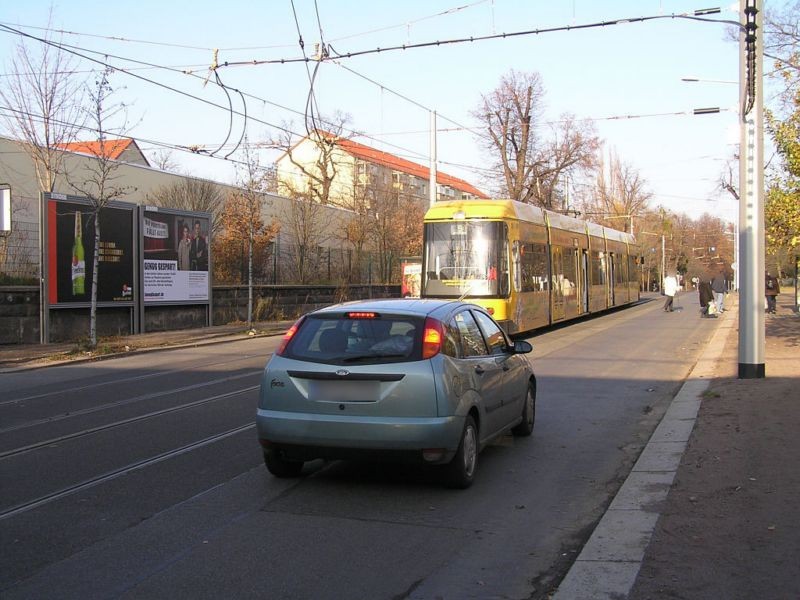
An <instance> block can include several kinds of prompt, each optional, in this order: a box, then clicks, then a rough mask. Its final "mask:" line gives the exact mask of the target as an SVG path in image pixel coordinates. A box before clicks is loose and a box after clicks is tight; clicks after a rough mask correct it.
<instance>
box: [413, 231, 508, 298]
mask: <svg viewBox="0 0 800 600" xmlns="http://www.w3.org/2000/svg"><path fill="white" fill-rule="evenodd" d="M504 244H505V225H504V224H503V223H499V222H488V221H455V222H452V221H451V222H447V223H428V224H426V225H425V256H424V259H423V260H424V265H425V283H424V291H423V296H437V297H450V296H452V297H459V296H462V295H464V294H465V293H466V295H468V296H478V297H480V296H497V295H498V294H499V292H498V283H499V282H501V280H502V278H503V277H507V274H506V272H507V270H508V269H507V266H506V264H507V260H506V258H505V256H504V255H503V256H501V255H500V252H499V251H500V250H501V249H502V248H503V247H504ZM503 254H504V253H503ZM503 287H505V286H503Z"/></svg>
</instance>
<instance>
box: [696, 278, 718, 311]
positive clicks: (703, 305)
mask: <svg viewBox="0 0 800 600" xmlns="http://www.w3.org/2000/svg"><path fill="white" fill-rule="evenodd" d="M697 291H698V294H699V295H700V316H701V317H704V318H708V317H711V318H716V316H717V315H709V314H708V305H709V304H710V303H711V301H712V300H714V292H713V291H712V290H711V282H710V281H708V279H703V280H701V281H700V284H699V285H698V286H697Z"/></svg>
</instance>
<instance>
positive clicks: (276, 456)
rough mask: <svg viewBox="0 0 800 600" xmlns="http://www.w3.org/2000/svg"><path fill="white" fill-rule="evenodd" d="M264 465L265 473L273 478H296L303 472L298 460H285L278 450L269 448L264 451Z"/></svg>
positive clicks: (300, 462) (301, 464)
mask: <svg viewBox="0 0 800 600" xmlns="http://www.w3.org/2000/svg"><path fill="white" fill-rule="evenodd" d="M264 464H266V465H267V471H269V472H270V473H272V474H273V475H274V476H275V477H281V478H284V477H297V476H298V475H300V471H302V470H303V462H302V461H299V460H286V459H285V458H284V457H283V454H282V453H281V451H280V450H276V449H274V448H271V449H269V450H264Z"/></svg>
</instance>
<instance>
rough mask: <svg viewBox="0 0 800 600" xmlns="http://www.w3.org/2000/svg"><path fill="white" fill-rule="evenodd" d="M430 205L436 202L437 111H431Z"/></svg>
mask: <svg viewBox="0 0 800 600" xmlns="http://www.w3.org/2000/svg"><path fill="white" fill-rule="evenodd" d="M430 186H431V190H430V192H431V193H430V196H429V197H430V206H433V205H434V204H436V111H435V110H433V111H431V175H430Z"/></svg>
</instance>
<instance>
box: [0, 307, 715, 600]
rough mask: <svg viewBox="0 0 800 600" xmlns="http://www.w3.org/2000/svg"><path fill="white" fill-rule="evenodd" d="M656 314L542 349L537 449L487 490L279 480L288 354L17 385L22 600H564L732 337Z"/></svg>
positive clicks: (106, 369)
mask: <svg viewBox="0 0 800 600" xmlns="http://www.w3.org/2000/svg"><path fill="white" fill-rule="evenodd" d="M684 304H688V306H687V311H686V312H675V313H664V312H663V311H661V308H660V303H658V302H651V303H648V304H643V305H639V306H636V307H632V308H628V309H625V310H621V311H616V312H613V313H610V314H607V315H604V316H601V317H599V318H594V319H591V320H586V321H582V322H579V323H575V324H572V325H570V326H568V327H563V328H559V329H556V330H551V331H547V332H545V333H542V334H539V335H536V336H534V337H532V338H530V340H531V342H532V343H533V344H534V352H533V354H532V355H531V356H532V360H533V364H534V369H535V371H536V374H537V377H538V383H539V391H538V401H537V421H536V428H535V431H534V435H533V436H532V437H531V438H524V439H523V438H512V437H510V436H509V437H507V438H503V439H501V440H499V441H498V442H497V443H495V444H493V445H492V446H490V447H488V448H487V449H485V451H484V452H483V453H482V454H481V456H480V461H479V472H478V475H477V480H476V483H475V484H474V485H473V487H472V488H470V489H468V490H465V491H454V490H449V489H446V488H444V487H443V486H442V485H441V484H440V481H439V479H438V477H439V474H438V472H437V471H436V470H434V469H428V470H425V469H416V468H410V467H403V468H400V467H396V466H386V465H378V466H375V465H372V466H371V465H363V464H357V463H348V462H333V463H323V462H321V461H318V462H317V463H314V464H311V465H307V468H306V475H305V476H304V477H302V478H300V479H296V480H278V479H274V478H272V477H271V476H269V474H268V473H267V472H266V470H265V469H264V467H263V464H262V462H261V452H260V448H259V446H258V443H257V440H256V435H255V428H254V425H253V420H254V413H255V406H256V398H257V385H258V381H259V375H260V372H261V369H262V367H263V365H264V363H265V361H266V359H267V357H268V356H269V354H270V352H272V351H273V350H274V348H275V347H276V346H277V343H278V340H279V338H277V337H271V338H257V339H248V340H243V341H240V342H235V343H226V344H218V345H210V346H203V347H199V348H182V349H176V350H170V351H164V352H157V353H150V354H140V355H134V356H127V357H124V358H119V359H115V360H109V361H103V362H98V363H82V364H74V365H65V366H58V367H50V368H47V369H42V370H37V371H27V372H21V373H16V374H5V375H3V376H2V377H0V540H2V544H1V545H0V548H2V552H0V596H2V597H3V598H7V599H11V598H88V597H91V598H174V597H184V596H192V597H195V598H221V597H237V598H246V597H251V598H270V599H273V598H276V599H277V598H287V599H289V598H292V599H301V598H313V599H315V600H316V599H325V598H337V599H338V598H371V599H382V598H386V599H400V598H413V599H437V598H443V599H462V598H545V597H546V595H547V592H549V591H550V590H551V589H552V588H553V587H554V586H555V585H556V584H557V583H558V581H559V580H560V579H561V577H563V575H564V574H565V573H566V570H567V569H568V567H569V565H570V564H571V563H572V561H573V560H574V558H575V556H577V553H578V552H579V551H580V548H581V547H582V545H583V543H584V542H585V540H586V539H587V538H588V536H589V534H590V533H591V530H592V528H593V526H594V524H595V523H596V522H597V520H598V519H599V518H600V516H601V515H602V513H603V511H604V510H605V508H606V507H607V505H608V503H609V502H610V501H611V499H612V498H613V496H614V494H615V492H616V490H617V489H618V488H619V486H620V485H621V483H622V481H623V480H624V478H625V477H626V476H627V474H628V472H629V471H630V468H631V466H632V465H633V463H634V462H635V460H636V458H637V456H638V454H639V452H640V451H641V449H642V448H643V446H644V444H645V443H646V441H647V439H648V438H649V436H650V434H651V433H652V431H653V429H654V428H655V426H656V425H657V423H658V420H659V419H660V417H661V415H662V414H663V412H664V410H665V409H666V406H667V404H668V402H669V400H670V399H671V398H672V396H673V395H674V394H675V393H676V391H677V390H678V388H679V387H680V385H681V384H682V382H683V380H684V378H685V377H686V375H687V374H688V372H689V371H690V369H691V367H692V365H693V364H694V362H695V360H696V358H697V356H698V354H699V352H700V350H701V349H702V348H703V346H704V344H705V343H706V341H707V339H708V338H709V337H710V335H711V333H712V332H713V324H714V321H711V320H708V321H705V320H703V321H699V320H698V319H697V318H695V317H696V314H694V306H693V305H692V304H691V303H690V302H688V300H687V301H686V302H684Z"/></svg>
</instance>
